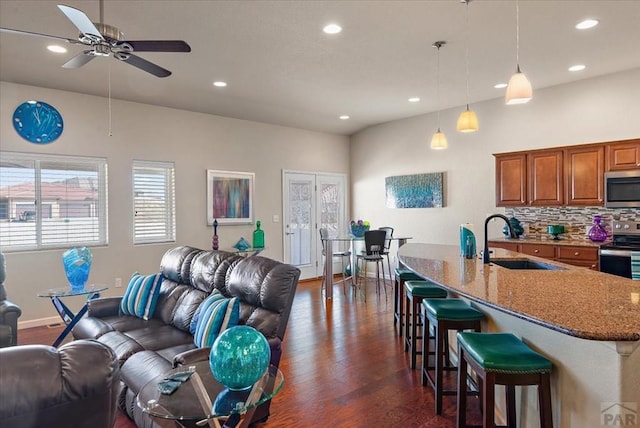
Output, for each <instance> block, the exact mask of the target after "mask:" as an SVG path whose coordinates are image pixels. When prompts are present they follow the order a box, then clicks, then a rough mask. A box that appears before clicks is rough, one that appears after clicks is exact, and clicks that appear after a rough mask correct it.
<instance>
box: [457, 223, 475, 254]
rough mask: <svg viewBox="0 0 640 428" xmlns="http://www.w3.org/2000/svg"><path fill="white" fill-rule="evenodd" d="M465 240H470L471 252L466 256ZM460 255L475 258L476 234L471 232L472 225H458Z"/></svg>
mask: <svg viewBox="0 0 640 428" xmlns="http://www.w3.org/2000/svg"><path fill="white" fill-rule="evenodd" d="M467 238H470V239H471V251H470V254H467V251H466V248H467ZM460 254H461V255H463V256H466V257H470V258H471V257H475V256H476V234H475V232H474V231H473V224H471V223H464V224H461V225H460Z"/></svg>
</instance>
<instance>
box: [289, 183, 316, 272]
mask: <svg viewBox="0 0 640 428" xmlns="http://www.w3.org/2000/svg"><path fill="white" fill-rule="evenodd" d="M312 198H313V183H312V182H311V181H301V180H291V181H290V182H289V223H288V229H289V230H288V231H287V233H288V235H287V236H288V237H289V244H290V248H291V262H290V263H291V264H292V265H294V266H300V265H306V264H309V263H311V232H312V227H311V226H312V224H311V221H312V212H311V208H312V205H313V203H312Z"/></svg>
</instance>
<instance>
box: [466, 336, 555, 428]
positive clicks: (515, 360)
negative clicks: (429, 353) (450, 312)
mask: <svg viewBox="0 0 640 428" xmlns="http://www.w3.org/2000/svg"><path fill="white" fill-rule="evenodd" d="M457 338H458V355H459V358H460V359H459V366H460V369H459V370H460V371H459V372H458V412H457V413H458V428H465V427H466V426H467V423H466V410H467V409H466V404H467V398H466V394H464V393H463V392H466V388H467V382H466V377H465V376H462V374H463V373H466V371H467V363H468V364H469V366H471V368H472V369H473V371H474V372H476V375H477V376H478V386H479V392H480V394H481V395H483V396H484V400H483V401H482V403H483V408H482V413H483V422H482V426H483V427H484V428H488V427H495V421H494V406H495V385H505V386H506V396H507V424H508V425H507V426H508V427H513V428H515V426H516V403H515V401H516V400H515V398H516V393H515V386H516V385H537V386H538V403H539V407H540V427H541V428H552V427H553V422H552V417H551V381H550V378H551V362H550V361H549V360H547V359H546V358H545V357H543V356H542V355H540V354H538V353H537V352H535V351H533V350H532V349H531V348H529V347H528V346H527V345H525V344H524V343H523V342H522V341H521V340H520V339H518V338H517V337H516V336H514V335H513V334H511V333H470V332H464V333H458V334H457Z"/></svg>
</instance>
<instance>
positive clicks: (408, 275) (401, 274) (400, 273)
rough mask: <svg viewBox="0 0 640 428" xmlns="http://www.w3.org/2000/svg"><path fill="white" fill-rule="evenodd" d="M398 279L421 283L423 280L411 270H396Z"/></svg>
mask: <svg viewBox="0 0 640 428" xmlns="http://www.w3.org/2000/svg"><path fill="white" fill-rule="evenodd" d="M394 271H395V273H396V278H400V279H401V280H403V281H411V280H414V281H420V280H422V279H423V278H422V277H421V276H420V275H418V274H417V273H415V272H412V271H410V270H409V269H402V268H395V270H394Z"/></svg>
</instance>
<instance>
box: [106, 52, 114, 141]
mask: <svg viewBox="0 0 640 428" xmlns="http://www.w3.org/2000/svg"><path fill="white" fill-rule="evenodd" d="M107 74H108V79H107V80H108V81H109V137H113V133H112V132H111V64H109V66H108V67H107Z"/></svg>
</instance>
